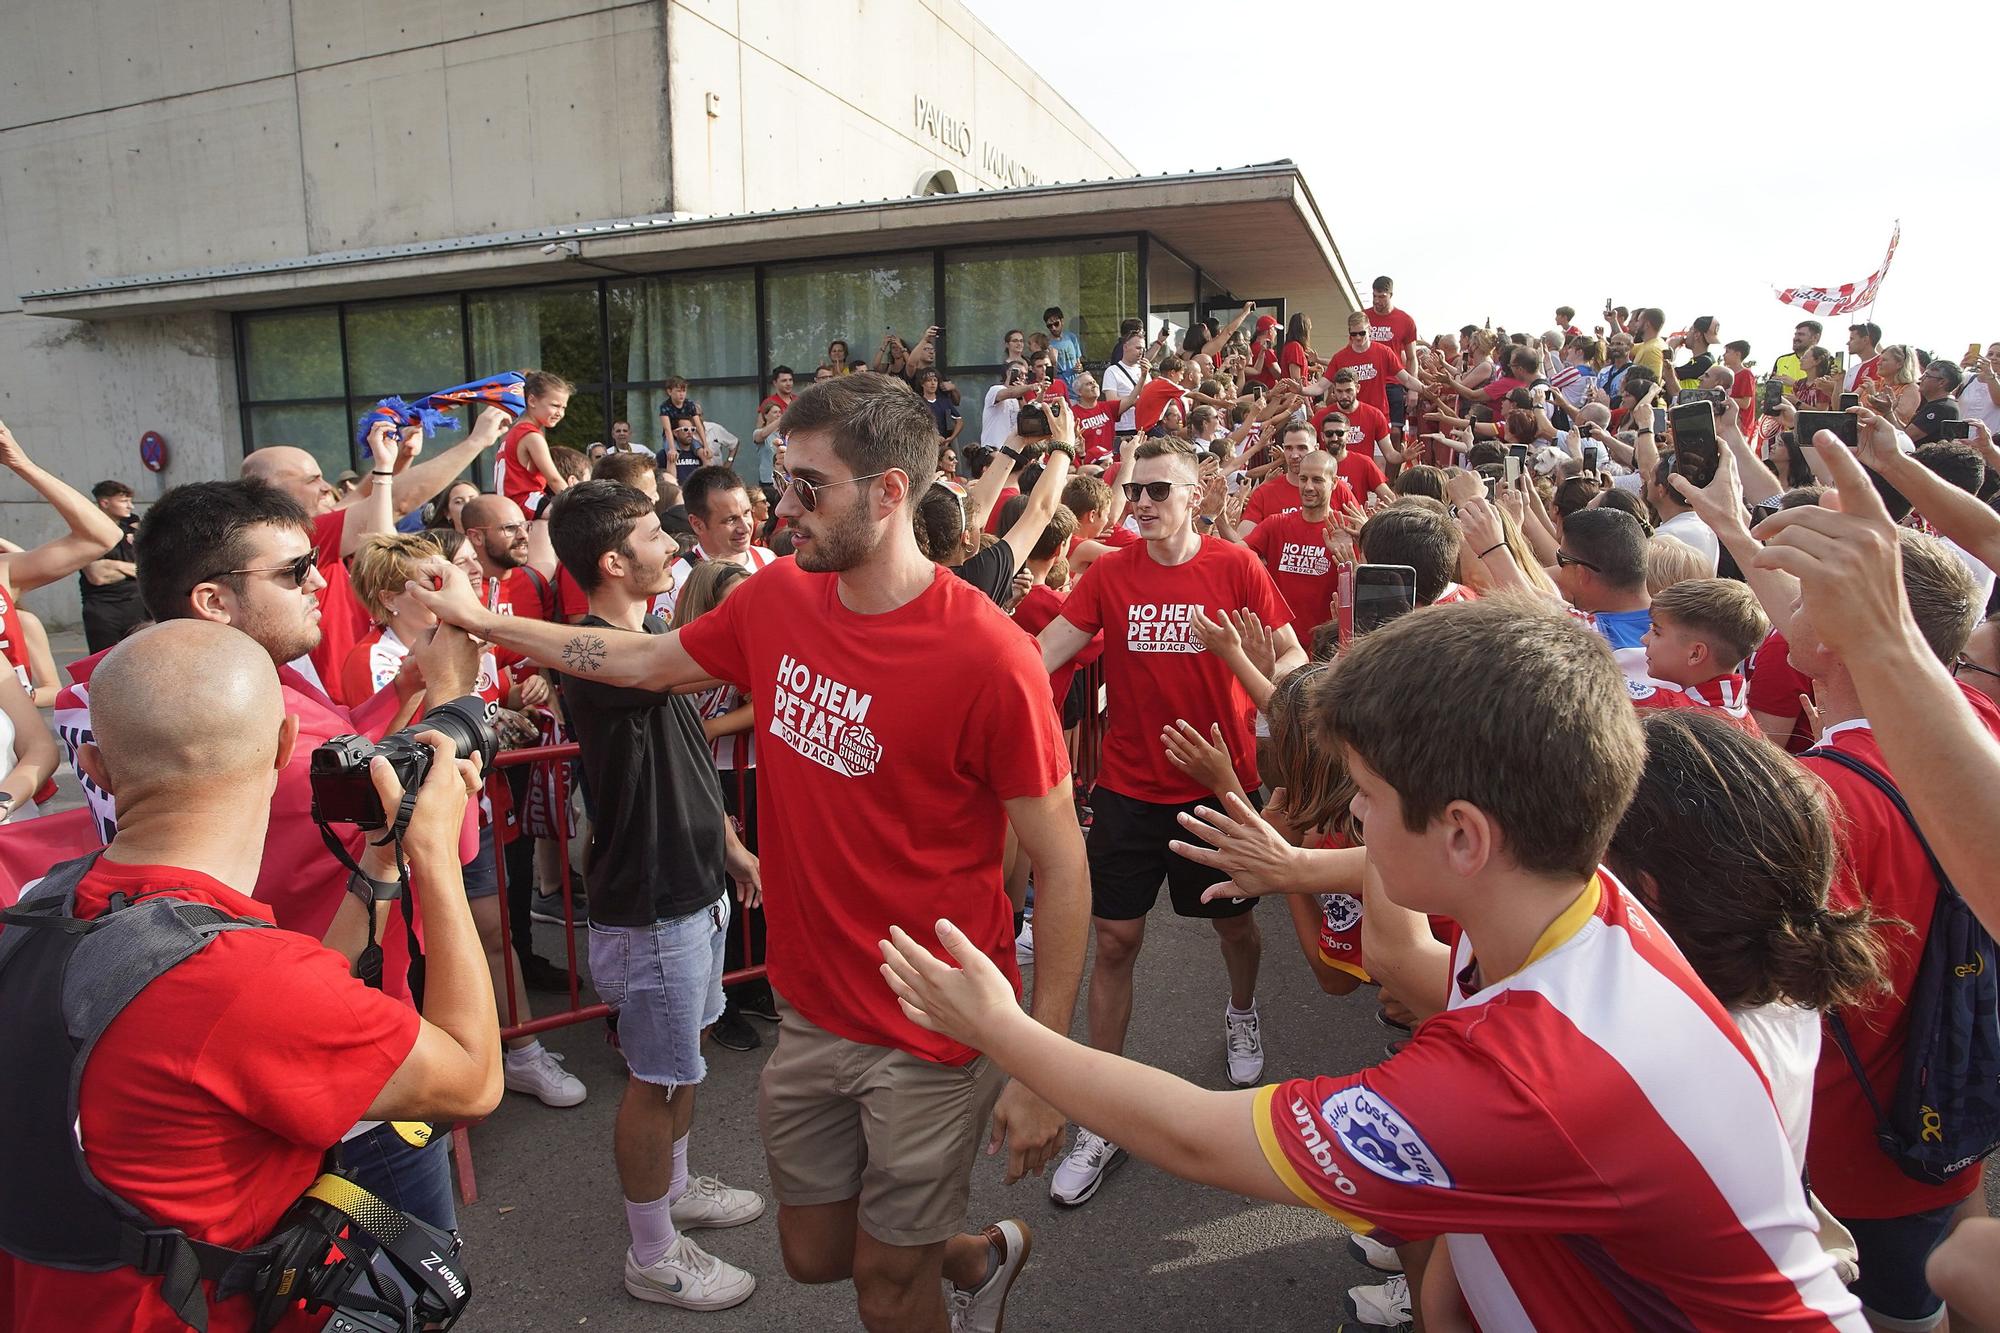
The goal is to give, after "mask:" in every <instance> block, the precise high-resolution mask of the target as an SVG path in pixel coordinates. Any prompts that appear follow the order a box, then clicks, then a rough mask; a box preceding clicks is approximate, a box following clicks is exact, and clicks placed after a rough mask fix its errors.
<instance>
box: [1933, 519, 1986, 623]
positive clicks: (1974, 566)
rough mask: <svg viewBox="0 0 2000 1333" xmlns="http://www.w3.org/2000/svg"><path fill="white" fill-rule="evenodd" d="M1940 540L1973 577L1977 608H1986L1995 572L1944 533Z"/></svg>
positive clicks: (1974, 600)
mask: <svg viewBox="0 0 2000 1333" xmlns="http://www.w3.org/2000/svg"><path fill="white" fill-rule="evenodd" d="M1938 540H1939V541H1941V542H1943V543H1944V544H1945V545H1946V546H1947V547H1948V548H1950V550H1951V553H1952V554H1953V555H1955V556H1957V557H1958V562H1959V563H1960V564H1961V565H1964V566H1965V571H1966V573H1968V574H1970V575H1972V600H1973V604H1974V605H1975V606H1982V607H1983V606H1985V605H1986V600H1987V599H1988V598H1989V597H1991V596H1992V595H1993V571H1992V570H1990V569H1988V568H1987V567H1986V566H1985V565H1984V564H1982V563H1981V562H1980V560H1979V557H1978V556H1976V555H1974V554H1973V553H1972V552H1970V551H1968V550H1966V549H1965V548H1964V547H1963V546H1960V545H1959V544H1958V543H1957V542H1955V541H1953V540H1952V539H1951V538H1949V537H1947V536H1945V535H1944V534H1943V533H1942V532H1940V533H1939V534H1938Z"/></svg>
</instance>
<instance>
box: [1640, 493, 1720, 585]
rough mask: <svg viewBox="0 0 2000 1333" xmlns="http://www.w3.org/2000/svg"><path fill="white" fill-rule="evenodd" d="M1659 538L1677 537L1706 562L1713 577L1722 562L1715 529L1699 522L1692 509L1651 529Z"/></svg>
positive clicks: (1698, 517) (1699, 519)
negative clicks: (1699, 553)
mask: <svg viewBox="0 0 2000 1333" xmlns="http://www.w3.org/2000/svg"><path fill="white" fill-rule="evenodd" d="M1653 531H1654V533H1655V534H1656V535H1658V536H1661V537H1678V538H1679V539H1680V540H1682V541H1684V542H1686V543H1687V544H1688V545H1689V546H1692V547H1694V549H1695V550H1697V551H1700V552H1701V553H1702V555H1703V556H1704V557H1705V558H1706V559H1707V560H1708V573H1709V576H1710V577H1711V578H1713V577H1714V576H1715V570H1716V566H1717V565H1719V564H1720V563H1721V562H1722V543H1721V542H1720V541H1718V540H1717V539H1716V536H1715V529H1713V528H1711V527H1709V526H1708V524H1706V523H1704V522H1702V521H1701V518H1700V516H1699V515H1697V514H1696V513H1695V512H1694V511H1693V510H1692V509H1690V510H1689V511H1688V512H1687V513H1685V514H1675V515H1674V516H1673V517H1672V518H1670V519H1668V520H1667V521H1666V522H1664V523H1662V524H1660V526H1659V527H1657V528H1654V529H1653Z"/></svg>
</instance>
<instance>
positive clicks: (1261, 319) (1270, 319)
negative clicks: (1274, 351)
mask: <svg viewBox="0 0 2000 1333" xmlns="http://www.w3.org/2000/svg"><path fill="white" fill-rule="evenodd" d="M1277 327H1278V317H1277V316H1276V315H1259V316H1257V332H1259V333H1262V332H1263V331H1264V330H1265V329H1275V328H1277Z"/></svg>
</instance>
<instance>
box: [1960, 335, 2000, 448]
mask: <svg viewBox="0 0 2000 1333" xmlns="http://www.w3.org/2000/svg"><path fill="white" fill-rule="evenodd" d="M1958 412H1959V415H1960V416H1962V417H1964V418H1966V419H1967V420H1970V419H1972V418H1974V417H1977V418H1978V419H1979V420H1981V421H1983V422H1985V423H1986V429H1987V430H1988V431H1990V432H1992V433H1993V434H1995V435H2000V343H1994V344H1993V345H1992V346H1991V347H1988V348H1987V349H1986V355H1985V356H1982V357H1980V358H1978V359H1977V360H1975V361H1974V362H1973V363H1972V364H1971V365H1969V366H1967V367H1966V368H1965V382H1964V383H1963V384H1961V385H1959V387H1958Z"/></svg>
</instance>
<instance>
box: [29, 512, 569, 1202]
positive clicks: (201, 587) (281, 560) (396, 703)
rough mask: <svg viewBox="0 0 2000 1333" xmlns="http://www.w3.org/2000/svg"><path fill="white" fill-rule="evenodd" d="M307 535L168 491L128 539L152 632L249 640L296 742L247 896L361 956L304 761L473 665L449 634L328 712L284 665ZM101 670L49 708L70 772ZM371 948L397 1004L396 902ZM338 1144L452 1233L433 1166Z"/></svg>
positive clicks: (399, 917) (438, 1166)
mask: <svg viewBox="0 0 2000 1333" xmlns="http://www.w3.org/2000/svg"><path fill="white" fill-rule="evenodd" d="M311 531H312V524H311V520H310V519H309V518H308V517H307V516H306V513H305V511H304V510H302V509H300V508H299V506H298V505H297V504H296V503H294V502H293V501H292V500H291V498H290V497H289V496H287V495H285V494H284V493H283V492H281V491H279V490H278V489H277V488H275V487H272V486H266V485H262V484H260V483H257V482H243V481H209V482H196V483H193V484H191V485H187V486H176V487H174V488H173V489H171V490H169V491H168V492H167V493H166V494H165V495H163V496H161V497H160V499H159V500H158V501H157V502H155V503H154V505H153V507H152V509H150V510H149V511H148V512H147V514H146V521H145V522H144V523H142V524H141V525H140V527H139V535H138V538H137V541H136V548H137V555H138V561H137V563H138V565H139V593H140V596H141V597H142V598H143V599H144V601H145V603H146V611H147V613H148V614H149V615H151V616H152V618H153V619H154V620H156V621H163V622H164V621H169V620H212V621H215V622H217V623H219V624H224V625H231V626H234V627H235V628H237V629H239V630H241V631H243V632H244V633H245V634H248V635H249V636H250V637H251V638H252V639H254V640H256V642H257V644H258V645H259V646H260V647H262V648H263V649H264V651H265V653H266V654H267V655H268V656H269V657H270V659H271V662H272V663H273V665H274V666H275V667H276V669H277V672H278V682H279V685H280V686H281V687H282V688H283V691H284V695H285V711H286V712H287V713H289V714H291V715H292V716H294V717H296V718H297V719H298V743H297V744H296V745H295V746H294V747H293V748H292V751H291V754H290V756H289V757H288V759H287V761H286V762H285V763H284V764H283V765H282V766H281V767H280V770H279V774H278V786H277V792H276V795H275V796H274V797H273V799H272V801H271V810H270V825H269V831H268V833H266V835H265V838H264V845H263V858H262V869H261V871H260V872H259V875H258V879H257V889H256V895H255V896H256V898H257V901H258V902H260V903H263V904H265V905H266V906H267V907H268V908H269V909H270V911H271V914H272V915H273V916H274V917H275V918H276V919H277V922H278V925H279V926H281V927H283V928H284V929H286V930H295V931H298V932H299V933H300V934H302V935H305V936H307V937H309V938H311V939H315V940H326V941H327V942H328V943H329V944H331V945H333V947H336V948H339V949H341V950H342V951H343V952H346V953H348V954H350V955H352V954H355V953H358V952H359V951H360V949H361V948H362V944H363V926H364V925H365V922H366V918H365V916H364V915H363V913H362V910H361V908H360V905H359V903H358V902H357V900H356V899H355V898H353V897H352V896H351V895H349V894H348V893H347V892H346V887H347V882H348V873H349V872H348V870H347V869H346V867H345V866H343V865H342V864H341V862H340V860H339V859H338V858H337V857H335V856H334V855H333V854H332V853H331V852H330V851H328V850H327V847H326V844H325V843H324V842H323V841H322V840H321V838H320V834H319V828H318V826H317V825H315V824H314V823H313V821H312V787H311V782H310V780H309V768H310V764H311V756H312V752H313V750H314V749H315V748H316V747H318V746H319V745H320V744H321V743H323V742H325V741H327V740H330V739H332V738H333V737H335V736H340V735H347V734H358V735H361V736H363V737H366V738H367V739H369V740H371V741H373V740H380V739H381V738H382V736H383V735H384V734H386V733H387V732H388V731H389V729H390V728H391V727H392V726H393V725H395V723H396V721H397V719H398V718H399V717H400V716H401V715H402V713H403V710H404V709H405V708H406V707H407V706H408V705H409V702H410V700H411V699H412V698H413V697H414V696H415V694H416V693H417V692H418V691H420V690H426V689H428V690H429V691H431V692H432V694H431V697H432V698H433V699H434V700H436V701H439V702H442V701H444V700H448V699H455V698H458V697H459V696H461V695H465V694H470V693H472V691H473V687H474V684H475V683H476V681H477V678H478V671H479V660H478V653H477V652H476V651H475V650H474V649H473V648H472V647H471V645H469V644H461V643H459V642H458V641H456V640H455V639H454V638H453V637H451V636H438V637H435V638H431V639H428V640H426V641H424V642H420V643H418V644H416V645H414V647H413V650H412V651H411V653H410V655H409V657H408V658H406V659H405V661H404V668H403V670H402V671H401V672H400V673H399V674H398V675H397V677H396V679H395V681H394V682H393V683H392V684H390V685H389V686H387V687H385V688H384V689H382V690H381V691H379V692H377V693H376V695H375V696H374V697H373V698H371V699H368V700H367V701H365V702H364V703H362V704H360V705H359V706H357V707H355V708H353V709H351V710H350V709H348V708H346V707H343V706H342V705H339V704H336V703H335V702H333V700H332V699H330V698H328V697H327V694H326V692H325V691H324V689H322V688H321V687H320V686H319V685H318V683H317V682H315V681H313V680H312V679H310V678H308V677H307V676H306V675H304V674H303V673H301V672H300V671H299V670H298V669H297V667H296V663H297V662H298V661H299V660H300V659H302V658H304V657H305V656H306V655H307V654H308V653H310V652H311V650H312V647H313V645H314V644H315V643H316V642H317V641H318V637H319V633H320V628H319V627H320V621H321V616H320V610H319V604H318V600H317V597H316V594H317V593H318V592H319V591H320V589H321V587H322V586H323V585H322V581H321V577H320V574H319V567H318V565H316V564H315V563H314V560H313V549H312V545H311V541H310V535H309V534H310V533H311ZM218 567H219V568H218ZM103 658H104V655H103V654H99V655H98V656H96V657H90V658H85V659H84V660H83V661H81V662H77V663H75V664H73V665H72V666H71V667H70V675H71V677H72V680H73V682H74V683H73V684H72V685H71V686H70V687H69V688H67V689H65V690H64V691H63V696H62V698H61V699H60V700H58V704H59V707H60V708H61V710H62V712H63V716H64V721H63V727H62V739H63V743H64V745H65V747H66V748H67V749H68V750H69V752H70V761H71V763H72V765H76V764H77V763H78V760H79V756H80V754H81V753H82V751H83V749H84V748H85V747H86V746H88V745H89V744H91V742H92V741H93V739H94V735H95V721H94V718H93V716H92V714H93V703H92V698H91V687H92V684H93V682H94V681H95V678H96V677H95V671H96V668H97V666H98V664H99V663H100V662H101V661H103ZM78 777H79V780H80V783H81V785H82V787H83V790H84V796H85V799H86V800H87V801H88V802H89V804H90V807H91V812H92V814H93V815H95V816H96V818H97V822H98V827H99V828H100V830H102V831H103V832H104V833H105V834H106V836H107V837H109V836H111V835H113V834H114V833H115V832H116V830H117V826H118V810H117V803H116V801H115V799H114V797H113V794H112V793H111V792H110V791H109V790H108V789H106V788H103V787H100V786H99V785H98V784H97V783H96V782H95V781H93V780H92V778H91V777H90V775H89V774H88V773H87V772H85V771H83V770H81V769H79V772H78ZM334 833H335V835H336V836H337V837H338V838H339V839H340V840H341V842H342V843H343V844H344V845H345V846H346V848H347V851H348V854H349V855H350V856H354V857H357V858H358V857H360V856H362V855H363V854H364V853H365V852H366V851H367V850H368V842H367V840H366V839H365V838H364V837H363V835H362V833H361V830H360V829H358V828H354V827H352V826H348V825H342V826H336V827H335V828H334ZM478 842H479V831H478V828H477V824H476V821H474V820H467V821H466V824H465V828H464V830H463V838H462V845H461V847H460V852H461V857H460V861H459V864H461V865H463V864H464V863H465V861H466V860H469V859H470V858H471V857H472V855H473V853H474V851H475V850H476V848H477V846H478ZM460 892H461V893H463V890H462V889H461V890H460ZM377 939H378V941H379V943H380V945H381V948H382V986H383V990H384V992H385V993H386V994H388V995H389V996H390V998H392V999H400V1000H403V1001H405V1002H407V1001H408V1000H409V999H410V986H409V968H410V962H411V959H410V956H409V951H408V944H409V937H408V932H407V930H406V928H405V924H404V917H403V908H402V905H401V904H400V903H396V904H392V905H391V906H390V907H389V909H388V913H387V917H386V919H385V920H384V922H383V923H382V928H381V930H380V931H379V932H378V935H377ZM488 1021H489V1022H490V1021H491V1016H490V1015H489V1017H488ZM557 1068H558V1069H559V1068H560V1067H559V1066H557ZM350 1145H351V1146H350V1151H352V1152H353V1153H354V1154H355V1157H356V1161H357V1162H360V1163H365V1165H363V1166H361V1167H360V1168H359V1171H360V1175H359V1176H358V1178H360V1179H361V1180H362V1183H363V1184H366V1185H368V1186H369V1188H371V1189H374V1190H375V1191H376V1192H377V1193H383V1192H384V1191H389V1192H391V1194H392V1197H395V1198H398V1199H400V1200H401V1201H402V1206H403V1207H404V1208H405V1209H406V1210H408V1211H409V1212H411V1213H414V1214H416V1215H417V1216H419V1217H421V1218H423V1220H424V1221H426V1222H429V1223H430V1224H431V1225H433V1226H438V1227H444V1228H447V1229H450V1228H455V1227H456V1226H457V1214H456V1210H455V1209H454V1207H453V1203H452V1194H451V1168H450V1163H449V1162H448V1161H447V1160H446V1159H445V1158H444V1157H442V1156H438V1155H435V1154H428V1153H425V1152H423V1151H419V1150H413V1149H410V1148H409V1147H408V1145H407V1144H405V1143H404V1142H403V1140H402V1139H401V1138H400V1137H398V1136H397V1135H396V1134H395V1132H394V1131H393V1130H391V1129H390V1128H389V1127H388V1126H386V1125H385V1126H380V1127H371V1128H369V1129H367V1130H365V1131H363V1132H362V1133H361V1134H360V1135H359V1136H358V1137H357V1138H355V1139H353V1140H350Z"/></svg>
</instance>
